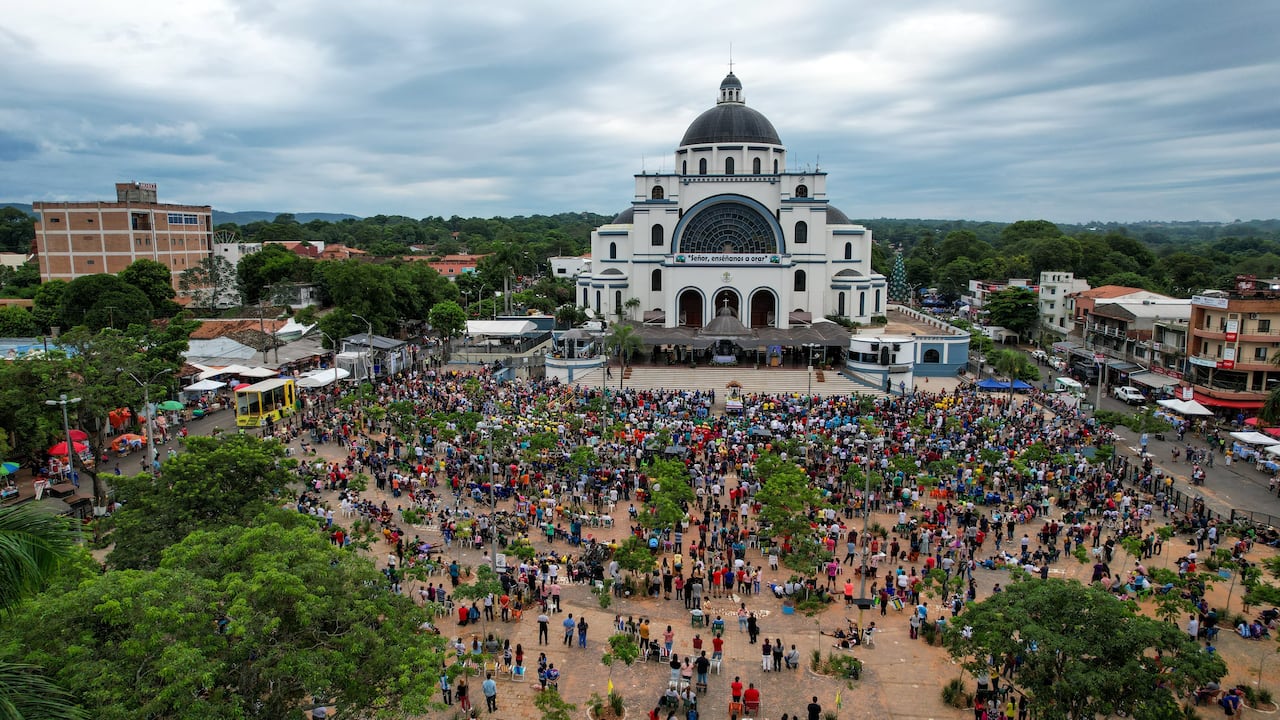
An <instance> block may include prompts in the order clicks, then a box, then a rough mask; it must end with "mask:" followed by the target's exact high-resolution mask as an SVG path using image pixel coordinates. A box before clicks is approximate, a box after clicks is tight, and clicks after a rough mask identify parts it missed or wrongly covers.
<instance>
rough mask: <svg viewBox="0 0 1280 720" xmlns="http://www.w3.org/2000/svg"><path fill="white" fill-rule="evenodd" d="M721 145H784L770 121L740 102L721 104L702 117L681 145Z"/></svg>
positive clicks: (685, 134)
mask: <svg viewBox="0 0 1280 720" xmlns="http://www.w3.org/2000/svg"><path fill="white" fill-rule="evenodd" d="M718 142H753V143H764V144H767V145H781V144H782V140H780V139H779V138H778V131H777V130H774V129H773V123H771V122H769V118H767V117H765V116H764V115H762V114H760V113H759V112H756V111H755V110H752V109H751V108H749V107H747V106H746V105H742V104H739V103H721V104H719V105H716V106H715V107H713V108H711V109H710V110H708V111H706V112H704V113H702V114H701V115H699V116H698V117H697V118H696V119H695V120H694V121H693V124H691V125H690V126H689V129H688V130H686V131H685V133H684V139H683V140H681V141H680V145H682V146H683V145H700V144H703V143H718Z"/></svg>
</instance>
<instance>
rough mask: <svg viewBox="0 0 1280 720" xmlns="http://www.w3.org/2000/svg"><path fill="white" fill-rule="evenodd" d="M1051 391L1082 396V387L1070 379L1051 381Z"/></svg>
mask: <svg viewBox="0 0 1280 720" xmlns="http://www.w3.org/2000/svg"><path fill="white" fill-rule="evenodd" d="M1053 391H1054V392H1056V393H1060V392H1065V393H1071V394H1073V395H1083V394H1084V386H1083V385H1081V384H1080V383H1079V381H1077V380H1074V379H1072V378H1069V377H1060V378H1054V379H1053Z"/></svg>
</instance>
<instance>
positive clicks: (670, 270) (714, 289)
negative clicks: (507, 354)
mask: <svg viewBox="0 0 1280 720" xmlns="http://www.w3.org/2000/svg"><path fill="white" fill-rule="evenodd" d="M674 168H675V172H670V173H659V174H649V173H644V174H640V175H636V176H635V182H636V185H635V196H634V197H633V198H632V201H631V207H629V208H627V209H626V210H623V211H622V212H621V213H619V214H618V216H617V217H615V218H614V219H613V222H611V223H609V224H607V225H604V226H601V227H600V228H598V229H597V230H596V231H595V232H593V233H592V236H591V267H590V271H589V272H585V273H583V274H581V275H579V276H578V279H577V293H578V297H579V300H580V302H581V304H582V305H584V306H586V307H588V308H591V309H593V310H595V312H596V313H597V314H599V315H603V316H605V317H618V316H622V317H631V316H632V314H633V313H632V312H631V310H630V309H624V308H626V307H627V301H628V300H630V299H631V298H638V299H639V301H640V305H639V312H635V313H634V315H635V318H636V319H637V320H638V319H640V318H641V317H643V319H644V324H645V325H646V326H648V327H653V328H656V327H665V328H684V329H686V330H685V332H704V329H705V331H710V330H711V328H708V327H707V326H708V325H713V319H716V318H718V316H719V319H723V320H727V319H728V317H734V318H737V319H740V322H741V323H742V325H745V326H746V329H747V330H748V332H752V333H753V334H755V335H757V336H759V335H761V332H760V330H763V331H764V333H768V334H769V335H770V336H771V337H772V338H774V341H775V342H777V341H782V342H785V340H784V339H783V337H785V336H783V333H781V332H778V331H787V330H790V329H792V328H796V329H799V328H802V327H804V326H808V325H810V324H811V323H812V322H814V321H820V320H821V318H823V317H824V316H828V315H835V316H841V317H845V318H848V319H850V320H854V321H857V322H860V323H863V324H868V323H870V322H871V319H872V318H873V317H875V316H879V315H884V314H885V312H886V305H887V303H888V298H887V287H886V281H885V278H884V276H882V275H879V274H877V273H875V272H873V271H872V269H871V231H870V230H868V229H867V228H865V227H863V226H861V225H855V224H853V223H852V222H850V220H849V218H848V217H847V216H846V215H845V214H844V213H843V212H841V211H840V210H838V209H836V208H835V207H833V206H832V205H831V204H830V203H829V202H828V200H827V187H826V185H827V176H826V173H823V172H820V171H816V170H815V171H813V172H808V171H801V170H796V169H792V168H790V167H788V165H787V150H786V148H785V147H784V146H783V144H782V140H781V139H779V138H778V133H777V131H776V130H774V128H773V124H772V123H770V122H769V120H768V118H766V117H765V116H764V115H762V114H761V113H759V112H757V111H756V110H753V109H751V108H749V107H747V104H746V102H745V100H744V97H743V94H742V83H741V82H739V80H738V78H737V77H736V76H735V75H734V74H733V73H732V72H730V73H729V75H728V76H726V77H725V79H724V81H723V82H721V83H720V97H719V99H718V100H717V101H716V104H715V106H714V107H712V108H711V109H709V110H707V111H706V112H704V113H702V114H701V115H699V116H698V117H697V118H696V119H694V121H693V123H692V124H690V125H689V129H688V130H687V131H686V132H685V134H684V139H682V140H681V141H680V146H679V147H678V148H676V151H675V165H674ZM632 306H634V303H632ZM620 311H621V312H620ZM726 316H728V317H726ZM732 324H733V325H737V323H732ZM766 328H771V329H773V330H772V331H770V330H764V329H766ZM757 329H760V330H757Z"/></svg>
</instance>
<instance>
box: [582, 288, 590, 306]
mask: <svg viewBox="0 0 1280 720" xmlns="http://www.w3.org/2000/svg"><path fill="white" fill-rule="evenodd" d="M588 302H589V298H588V296H587V289H586V288H582V307H586V306H587V303H588Z"/></svg>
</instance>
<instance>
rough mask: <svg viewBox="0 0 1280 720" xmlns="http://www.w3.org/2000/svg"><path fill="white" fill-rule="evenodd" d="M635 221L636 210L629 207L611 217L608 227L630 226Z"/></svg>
mask: <svg viewBox="0 0 1280 720" xmlns="http://www.w3.org/2000/svg"><path fill="white" fill-rule="evenodd" d="M635 221H636V209H635V208H633V207H629V208H627V209H626V210H623V211H622V212H620V213H618V214H617V215H615V216H614V217H613V221H612V222H610V223H609V224H610V225H631V224H633V223H635Z"/></svg>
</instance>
